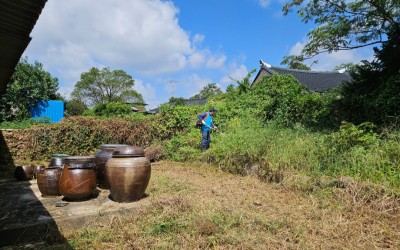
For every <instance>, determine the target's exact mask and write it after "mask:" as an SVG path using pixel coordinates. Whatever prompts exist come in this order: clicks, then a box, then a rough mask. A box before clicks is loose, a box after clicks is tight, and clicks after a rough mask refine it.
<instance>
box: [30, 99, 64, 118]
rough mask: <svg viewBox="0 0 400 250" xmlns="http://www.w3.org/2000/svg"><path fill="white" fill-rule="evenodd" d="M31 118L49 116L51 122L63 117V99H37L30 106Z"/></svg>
mask: <svg viewBox="0 0 400 250" xmlns="http://www.w3.org/2000/svg"><path fill="white" fill-rule="evenodd" d="M31 115H32V118H36V119H40V118H45V117H47V118H49V119H50V121H51V122H52V123H54V122H59V121H61V119H62V118H64V102H63V101H55V100H49V101H38V102H37V103H36V105H35V106H33V107H32V108H31Z"/></svg>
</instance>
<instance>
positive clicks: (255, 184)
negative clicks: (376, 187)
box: [54, 162, 400, 249]
mask: <svg viewBox="0 0 400 250" xmlns="http://www.w3.org/2000/svg"><path fill="white" fill-rule="evenodd" d="M285 178H286V179H284V181H282V182H280V183H279V184H273V183H267V182H261V181H259V180H258V179H257V178H255V177H251V176H247V177H241V176H238V175H231V174H228V173H225V172H223V171H221V170H219V169H216V168H213V167H210V166H208V165H203V164H196V163H194V164H182V163H175V162H161V163H156V164H153V165H152V177H151V180H150V184H149V186H148V188H147V191H146V193H147V194H148V196H147V197H146V198H145V199H148V200H149V201H150V206H146V207H143V208H142V209H139V210H138V211H137V212H136V213H134V214H131V215H130V216H111V217H110V218H109V221H108V222H107V223H102V224H101V223H99V224H93V225H92V226H91V227H90V228H86V229H85V230H81V231H78V232H76V233H74V234H73V235H66V238H67V240H68V243H69V245H70V246H72V247H73V248H75V249H154V248H156V249H198V248H203V249H208V248H212V249H382V248H388V249H399V248H400V213H399V205H400V201H399V200H398V199H396V198H393V197H386V196H385V195H382V196H379V195H378V194H377V193H373V194H374V195H365V194H367V192H366V191H365V188H361V186H360V185H359V184H357V183H352V182H351V181H350V182H344V181H343V183H347V184H343V183H342V184H343V185H336V186H329V185H327V186H326V187H324V188H317V187H316V188H314V190H312V189H307V190H308V191H304V190H303V189H301V188H300V189H299V188H296V187H298V186H299V185H300V184H299V183H301V181H299V180H301V179H302V177H301V176H292V177H290V178H289V177H285ZM304 182H307V181H306V180H304ZM296 183H297V184H296ZM363 190H364V191H363ZM370 194H371V193H370ZM54 247H55V246H54ZM59 247H60V248H63V246H59Z"/></svg>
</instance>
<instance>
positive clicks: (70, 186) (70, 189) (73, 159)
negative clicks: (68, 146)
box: [59, 156, 96, 200]
mask: <svg viewBox="0 0 400 250" xmlns="http://www.w3.org/2000/svg"><path fill="white" fill-rule="evenodd" d="M59 187H60V193H61V194H62V195H63V196H64V198H65V199H67V200H86V199H88V198H91V197H92V195H93V193H94V191H95V190H96V172H95V170H94V157H93V156H70V157H66V158H65V163H64V169H63V171H62V173H61V176H60V182H59Z"/></svg>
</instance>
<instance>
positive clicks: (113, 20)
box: [25, 0, 226, 95]
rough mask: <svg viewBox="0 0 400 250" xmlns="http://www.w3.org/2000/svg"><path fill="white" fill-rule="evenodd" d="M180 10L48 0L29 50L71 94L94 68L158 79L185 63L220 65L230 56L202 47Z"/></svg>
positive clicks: (127, 2)
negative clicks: (82, 76)
mask: <svg viewBox="0 0 400 250" xmlns="http://www.w3.org/2000/svg"><path fill="white" fill-rule="evenodd" d="M178 12H179V9H177V8H176V7H175V6H174V5H173V3H172V2H171V1H162V0H152V1H148V0H119V1H111V0H101V1H99V0H86V1H81V0H57V1H49V2H48V3H47V4H46V6H45V8H44V10H43V11H42V14H41V16H40V18H39V20H38V22H37V24H36V26H35V28H34V30H33V32H32V34H31V35H32V37H33V40H32V42H31V44H30V45H29V47H28V49H27V50H26V52H25V55H27V56H29V58H30V59H33V60H39V61H40V62H42V63H43V64H44V65H45V67H46V68H48V70H49V71H50V72H51V73H52V74H54V73H56V74H55V76H57V77H58V78H60V82H61V83H62V84H60V89H61V90H62V91H65V92H66V94H67V95H69V93H67V92H70V91H72V89H73V86H74V84H75V83H76V81H78V80H79V78H80V74H81V73H82V72H85V71H87V70H89V69H90V68H91V67H99V68H102V67H110V68H111V69H122V70H125V71H127V72H130V73H132V74H134V75H135V76H139V77H140V76H143V77H146V76H147V77H154V76H157V75H162V74H170V73H173V72H179V71H182V70H184V69H186V68H187V67H189V66H190V67H193V68H200V67H206V68H221V67H222V66H223V64H224V63H225V60H226V56H225V55H219V56H213V55H212V53H211V52H210V51H208V49H206V50H204V49H201V48H197V47H200V45H201V43H202V42H203V40H204V39H205V37H204V36H203V35H201V34H195V35H194V36H193V37H192V38H191V37H190V35H189V34H188V33H187V32H186V31H185V30H183V29H182V28H181V27H180V25H179V22H178V19H177V14H178Z"/></svg>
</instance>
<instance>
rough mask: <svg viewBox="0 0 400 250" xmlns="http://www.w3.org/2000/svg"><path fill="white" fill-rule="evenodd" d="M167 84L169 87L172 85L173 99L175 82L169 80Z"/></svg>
mask: <svg viewBox="0 0 400 250" xmlns="http://www.w3.org/2000/svg"><path fill="white" fill-rule="evenodd" d="M169 82H170V83H171V85H172V97H174V87H175V83H176V81H175V80H171V81H169Z"/></svg>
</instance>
